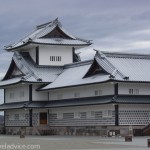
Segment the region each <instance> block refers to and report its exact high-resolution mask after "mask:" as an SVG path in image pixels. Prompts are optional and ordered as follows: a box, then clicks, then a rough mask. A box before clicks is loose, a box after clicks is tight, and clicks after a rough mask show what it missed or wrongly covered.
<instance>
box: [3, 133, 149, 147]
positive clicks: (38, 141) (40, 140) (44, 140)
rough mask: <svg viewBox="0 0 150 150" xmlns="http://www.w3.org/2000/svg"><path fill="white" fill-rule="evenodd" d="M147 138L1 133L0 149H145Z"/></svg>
mask: <svg viewBox="0 0 150 150" xmlns="http://www.w3.org/2000/svg"><path fill="white" fill-rule="evenodd" d="M147 139H150V137H133V141H132V142H125V141H124V138H122V137H121V138H115V137H114V138H107V137H96V136H95V137H73V136H72V137H71V136H26V137H25V138H22V139H20V137H19V136H2V135H1V136H0V150H3V149H5V150H7V149H8V150H10V149H15V150H20V149H26V150H28V149H32V150H33V149H34V150H37V149H40V150H86V149H87V150H107V149H111V150H117V149H118V150H147V149H150V147H149V148H148V147H147ZM23 145H25V146H26V147H23ZM34 145H38V146H39V147H37V148H36V147H33V146H34ZM6 146H7V147H6ZM15 146H16V147H15ZM17 146H18V147H17Z"/></svg>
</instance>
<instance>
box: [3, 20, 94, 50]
mask: <svg viewBox="0 0 150 150" xmlns="http://www.w3.org/2000/svg"><path fill="white" fill-rule="evenodd" d="M56 27H58V28H59V29H60V30H61V31H62V32H63V33H64V34H65V35H67V36H68V37H69V39H70V40H63V41H62V44H64V45H67V44H70V45H73V44H74V45H91V44H92V43H91V42H90V41H89V40H83V39H79V38H76V37H74V36H73V35H71V34H70V33H68V32H67V31H66V30H65V29H64V28H63V27H62V25H61V23H60V22H59V21H58V18H56V19H55V20H53V21H51V22H48V23H45V24H42V25H39V26H37V27H36V29H35V30H33V31H32V32H31V33H30V34H28V35H27V36H26V37H25V38H23V39H21V40H20V41H19V42H17V43H15V44H12V45H8V46H6V47H5V50H12V49H17V48H19V47H22V46H25V45H27V44H30V43H35V42H36V43H39V44H43V43H46V44H60V43H59V42H58V41H59V40H58V41H56V40H54V39H52V40H46V39H43V40H42V39H41V38H42V37H44V36H45V35H47V34H49V33H51V32H52V31H53V30H54V29H55V28H56ZM49 39H50V38H49ZM62 39H63V38H62Z"/></svg>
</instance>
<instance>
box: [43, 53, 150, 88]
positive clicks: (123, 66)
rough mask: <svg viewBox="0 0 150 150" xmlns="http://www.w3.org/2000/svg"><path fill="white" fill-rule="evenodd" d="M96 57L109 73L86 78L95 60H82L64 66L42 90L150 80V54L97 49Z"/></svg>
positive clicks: (98, 62)
mask: <svg viewBox="0 0 150 150" xmlns="http://www.w3.org/2000/svg"><path fill="white" fill-rule="evenodd" d="M94 58H95V59H94V61H96V62H97V64H98V65H99V66H100V67H101V68H102V69H103V70H104V71H105V72H107V74H105V73H104V72H101V73H98V74H95V75H91V76H88V77H85V78H84V76H85V74H86V73H87V72H88V71H89V69H90V67H91V64H92V63H93V62H91V64H89V63H88V64H84V63H83V62H81V63H77V64H78V65H72V67H71V66H70V67H64V68H65V69H64V70H63V72H62V73H61V74H60V75H59V76H58V77H57V79H56V80H55V81H54V82H53V83H51V84H49V85H47V86H45V87H44V88H42V90H46V89H56V88H65V87H70V86H80V85H86V84H94V83H102V82H108V81H121V82H132V81H134V82H150V67H149V66H150V56H147V55H138V54H123V53H122V54H121V53H106V52H100V51H97V53H96V55H95V57H94ZM81 64H82V65H81Z"/></svg>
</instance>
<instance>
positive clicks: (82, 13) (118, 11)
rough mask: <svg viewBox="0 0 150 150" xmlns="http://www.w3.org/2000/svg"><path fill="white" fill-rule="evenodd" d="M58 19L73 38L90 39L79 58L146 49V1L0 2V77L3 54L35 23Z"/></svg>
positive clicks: (149, 0) (149, 1)
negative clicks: (95, 52)
mask: <svg viewBox="0 0 150 150" xmlns="http://www.w3.org/2000/svg"><path fill="white" fill-rule="evenodd" d="M56 17H58V18H59V20H60V21H61V23H62V25H63V27H64V28H65V29H66V30H68V31H69V32H70V33H72V34H73V35H75V36H78V37H81V38H84V39H90V40H93V43H94V44H93V45H92V46H91V47H90V49H88V50H84V51H83V53H82V54H81V55H83V56H84V55H85V56H86V58H88V56H90V55H92V53H93V51H92V49H93V48H95V49H99V50H102V51H135V52H137V51H138V52H141V53H145V52H147V51H149V49H150V0H25V1H23V0H0V49H1V50H0V55H1V56H0V59H1V61H0V70H1V72H0V76H1V75H2V74H4V72H5V70H6V68H7V67H6V66H8V64H9V62H10V59H11V58H10V57H11V54H8V52H7V53H6V52H5V51H3V47H4V46H5V45H9V44H11V43H14V42H16V41H18V40H19V39H21V38H22V37H24V36H25V35H26V34H28V33H29V32H30V31H32V30H33V29H34V27H35V26H36V25H38V24H42V23H45V22H48V21H51V20H53V19H55V18H56Z"/></svg>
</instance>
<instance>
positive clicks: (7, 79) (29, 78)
mask: <svg viewBox="0 0 150 150" xmlns="http://www.w3.org/2000/svg"><path fill="white" fill-rule="evenodd" d="M14 66H16V67H17V68H18V70H19V71H20V72H22V74H21V75H19V76H16V77H15V76H13V77H12V73H13V69H14ZM62 70H63V67H58V66H49V67H47V66H46V67H45V66H42V67H40V66H38V65H36V64H35V63H34V61H33V60H32V58H31V57H30V55H29V53H28V52H24V53H19V52H15V53H14V55H13V58H12V62H11V64H10V67H9V69H8V71H7V73H6V75H5V76H4V78H3V80H2V81H1V82H0V87H2V86H7V85H11V84H17V83H20V82H33V83H50V82H53V81H54V80H55V79H56V78H57V76H58V75H59V74H60V73H61V72H62Z"/></svg>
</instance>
